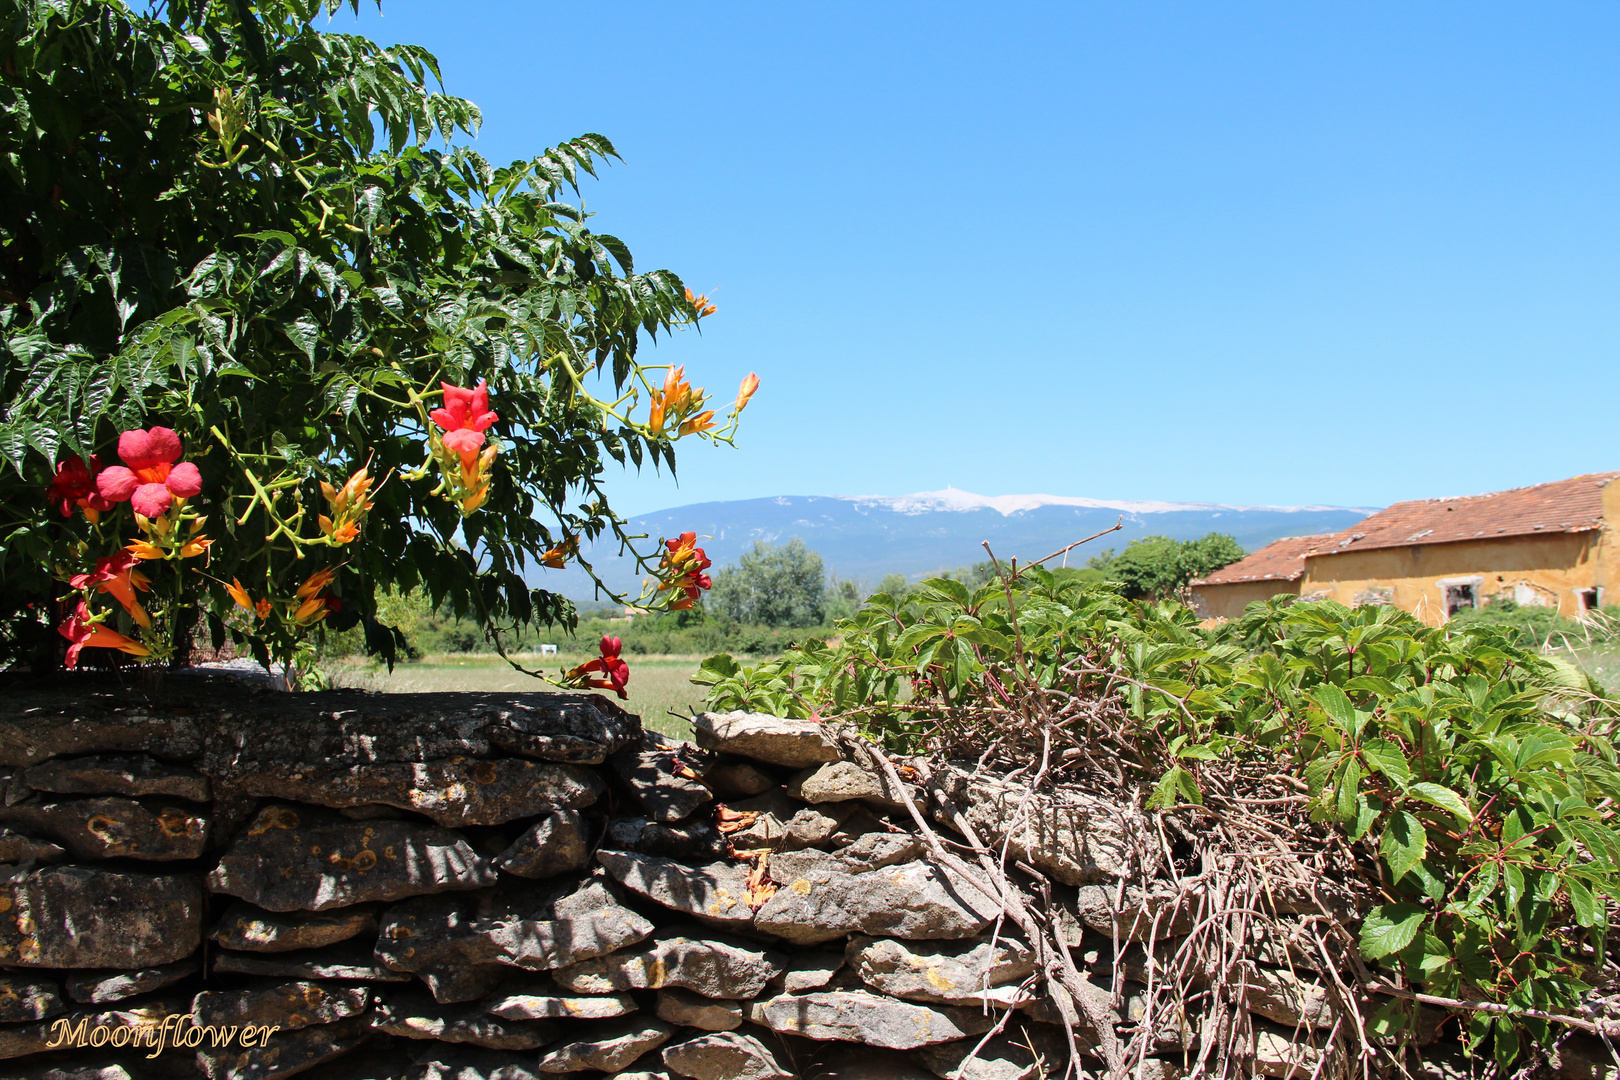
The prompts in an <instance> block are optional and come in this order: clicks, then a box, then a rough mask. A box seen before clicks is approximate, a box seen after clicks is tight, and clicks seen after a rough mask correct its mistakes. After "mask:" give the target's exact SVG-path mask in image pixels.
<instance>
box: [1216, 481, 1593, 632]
mask: <svg viewBox="0 0 1620 1080" xmlns="http://www.w3.org/2000/svg"><path fill="white" fill-rule="evenodd" d="M1616 477H1620V472H1604V473H1588V474H1586V475H1584V476H1577V477H1574V478H1573V479H1569V480H1558V481H1555V482H1553V483H1550V484H1537V485H1536V486H1534V487H1525V488H1514V489H1512V490H1510V491H1498V492H1493V493H1492V494H1489V495H1470V496H1466V497H1462V498H1453V499H1420V500H1414V501H1412V502H1402V503H1396V504H1395V505H1394V506H1391V507H1390V508H1389V509H1387V510H1381V511H1379V512H1378V513H1376V514H1373V515H1372V516H1371V517H1369V518H1367V519H1366V520H1364V521H1362V522H1360V523H1359V524H1356V525H1353V526H1351V527H1350V528H1348V529H1346V530H1344V531H1343V532H1340V533H1335V534H1331V535H1327V536H1293V537H1287V538H1285V539H1282V540H1278V541H1276V542H1275V543H1272V544H1268V545H1267V546H1265V547H1263V548H1261V549H1260V550H1259V551H1256V552H1255V553H1254V554H1252V555H1250V556H1248V557H1247V558H1245V559H1243V560H1241V561H1239V562H1236V563H1233V564H1232V565H1231V566H1227V567H1224V568H1223V569H1221V570H1218V571H1216V572H1215V573H1213V574H1210V575H1209V576H1208V577H1205V578H1202V579H1200V580H1198V581H1194V582H1193V583H1192V596H1193V606H1194V608H1195V609H1196V610H1198V611H1199V613H1200V614H1202V615H1204V616H1205V617H1207V618H1228V619H1230V618H1234V617H1236V616H1238V615H1241V614H1242V613H1243V609H1244V607H1245V606H1247V605H1248V604H1250V603H1252V602H1253V601H1255V600H1265V599H1269V598H1270V597H1272V596H1275V595H1277V594H1278V593H1289V594H1292V595H1296V596H1300V597H1303V598H1308V599H1332V600H1337V601H1339V602H1340V603H1342V604H1348V605H1351V606H1355V605H1358V604H1395V605H1396V606H1398V607H1403V608H1405V609H1406V610H1408V611H1410V612H1412V613H1414V614H1415V615H1417V616H1418V617H1419V618H1420V619H1422V620H1423V621H1424V622H1427V623H1429V624H1430V625H1439V624H1440V623H1443V622H1445V621H1446V620H1447V619H1449V618H1450V617H1451V616H1452V615H1454V614H1456V613H1457V612H1458V611H1460V610H1461V609H1463V608H1469V607H1476V606H1479V605H1481V604H1484V603H1486V602H1488V601H1490V600H1492V599H1494V598H1496V597H1498V596H1506V597H1510V598H1512V599H1513V600H1515V601H1517V602H1518V603H1520V604H1524V605H1532V606H1541V607H1550V608H1556V609H1557V610H1558V613H1559V614H1561V615H1565V616H1569V617H1573V618H1579V617H1581V616H1582V615H1584V614H1585V613H1586V612H1587V611H1589V610H1591V609H1593V608H1596V607H1597V606H1598V605H1600V604H1602V603H1603V602H1604V598H1605V594H1606V590H1608V589H1609V588H1611V587H1612V588H1620V534H1617V530H1620V484H1611V483H1610V481H1611V480H1614V479H1615V478H1616ZM1616 595H1617V596H1620V593H1617V594H1616Z"/></svg>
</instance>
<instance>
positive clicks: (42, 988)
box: [0, 971, 67, 1024]
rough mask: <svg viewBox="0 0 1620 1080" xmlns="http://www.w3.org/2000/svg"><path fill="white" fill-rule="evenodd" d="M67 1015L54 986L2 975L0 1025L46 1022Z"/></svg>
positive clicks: (0, 982)
mask: <svg viewBox="0 0 1620 1080" xmlns="http://www.w3.org/2000/svg"><path fill="white" fill-rule="evenodd" d="M66 1011H67V1009H66V1007H65V1006H64V1005H63V1004H62V995H61V993H60V992H59V991H58V989H57V985H56V984H55V983H54V982H46V981H44V980H42V979H39V978H37V977H35V976H33V975H19V974H16V973H14V972H4V971H0V1024H20V1023H23V1022H24V1021H27V1020H45V1019H48V1018H50V1017H52V1016H60V1015H61V1014H62V1013H64V1012H66Z"/></svg>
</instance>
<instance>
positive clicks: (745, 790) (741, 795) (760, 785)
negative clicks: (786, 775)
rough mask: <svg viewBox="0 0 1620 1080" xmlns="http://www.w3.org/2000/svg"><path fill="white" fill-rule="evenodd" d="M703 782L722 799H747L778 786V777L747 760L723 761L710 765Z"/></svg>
mask: <svg viewBox="0 0 1620 1080" xmlns="http://www.w3.org/2000/svg"><path fill="white" fill-rule="evenodd" d="M703 782H704V783H706V784H708V785H709V787H711V788H713V789H714V793H715V794H716V795H718V796H720V797H721V798H722V799H747V798H750V797H752V796H754V795H763V794H765V792H767V791H769V790H771V788H773V787H776V778H775V777H773V776H771V775H770V774H769V773H767V772H764V771H762V770H760V769H759V768H758V767H756V766H754V765H750V764H749V763H748V762H746V761H721V762H716V763H714V764H713V765H710V766H709V768H708V770H707V771H705V772H704V774H703Z"/></svg>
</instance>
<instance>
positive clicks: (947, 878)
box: [754, 860, 1001, 945]
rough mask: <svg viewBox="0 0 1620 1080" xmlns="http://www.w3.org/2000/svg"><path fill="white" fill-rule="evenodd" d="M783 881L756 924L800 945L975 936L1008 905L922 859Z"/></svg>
mask: <svg viewBox="0 0 1620 1080" xmlns="http://www.w3.org/2000/svg"><path fill="white" fill-rule="evenodd" d="M773 876H774V875H773ZM776 880H777V881H778V882H780V884H781V887H780V888H778V889H777V890H776V893H775V895H773V896H772V897H771V898H770V899H769V900H767V901H766V902H765V904H764V906H762V907H761V908H760V909H759V912H758V913H757V914H756V915H755V918H754V926H755V928H756V929H759V930H761V931H763V932H765V933H768V934H775V935H776V936H777V937H780V938H783V939H784V940H787V941H791V942H793V943H794V944H796V945H816V944H819V943H821V942H823V941H831V940H832V939H834V938H838V937H842V936H844V935H845V934H848V933H863V934H874V935H876V934H881V935H884V936H887V937H898V938H906V939H909V940H932V939H954V938H968V937H973V936H975V935H977V934H978V933H980V932H981V931H982V930H984V929H985V927H987V926H989V925H990V920H992V919H994V918H995V917H996V916H997V915H998V914H999V913H1000V911H1001V905H1000V904H998V903H997V902H996V901H994V900H992V899H991V898H990V897H988V896H986V895H985V894H984V893H982V892H980V891H979V890H978V889H977V888H975V887H974V886H973V885H971V884H969V883H968V882H967V881H964V880H960V879H958V878H956V877H955V876H954V875H952V874H950V873H949V872H948V871H946V870H944V869H943V868H941V867H937V866H935V865H934V864H932V863H930V862H926V861H923V860H918V861H916V862H910V863H902V864H901V865H899V866H890V867H884V868H882V869H878V870H868V871H866V872H864V873H843V872H840V871H834V870H827V871H822V872H812V873H810V874H807V875H806V876H803V877H796V878H793V879H792V880H791V881H784V880H782V879H781V878H776Z"/></svg>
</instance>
